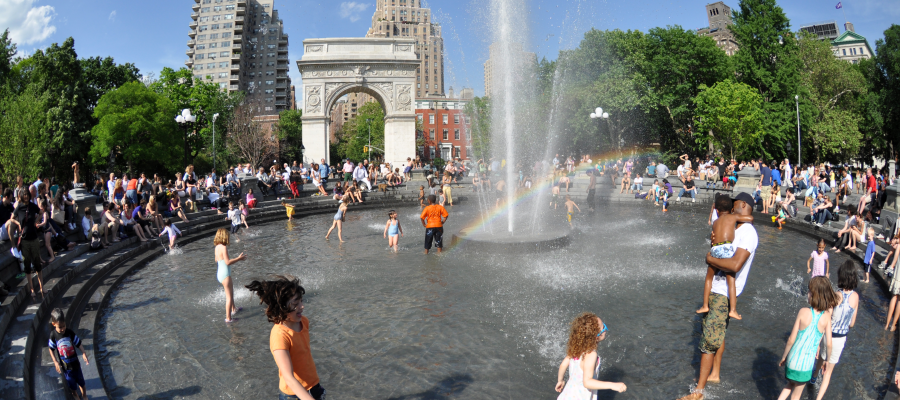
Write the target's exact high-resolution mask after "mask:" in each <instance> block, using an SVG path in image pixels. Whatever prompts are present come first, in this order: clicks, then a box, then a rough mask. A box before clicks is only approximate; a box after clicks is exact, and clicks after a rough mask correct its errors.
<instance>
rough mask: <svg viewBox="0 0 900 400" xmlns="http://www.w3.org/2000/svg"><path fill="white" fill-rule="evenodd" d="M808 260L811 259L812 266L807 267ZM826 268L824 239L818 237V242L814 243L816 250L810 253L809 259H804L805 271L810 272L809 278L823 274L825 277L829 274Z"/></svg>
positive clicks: (827, 266) (826, 255)
mask: <svg viewBox="0 0 900 400" xmlns="http://www.w3.org/2000/svg"><path fill="white" fill-rule="evenodd" d="M810 261H812V268H810V267H809V263H810ZM828 270H829V265H828V253H826V252H825V239H819V243H818V244H817V245H816V251H814V252H812V253H810V255H809V260H806V273H807V274H808V273H810V272H812V276H811V277H810V278H815V277H817V276H824V277H826V278H827V277H828V276H830V274H829V271H828Z"/></svg>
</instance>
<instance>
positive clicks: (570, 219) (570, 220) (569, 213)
mask: <svg viewBox="0 0 900 400" xmlns="http://www.w3.org/2000/svg"><path fill="white" fill-rule="evenodd" d="M574 216H575V213H573V212H566V220H568V221H569V222H572V217H574Z"/></svg>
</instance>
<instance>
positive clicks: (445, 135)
mask: <svg viewBox="0 0 900 400" xmlns="http://www.w3.org/2000/svg"><path fill="white" fill-rule="evenodd" d="M444 140H449V135H448V132H447V130H446V129H444Z"/></svg>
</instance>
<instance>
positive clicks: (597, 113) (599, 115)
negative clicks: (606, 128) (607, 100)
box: [591, 107, 609, 120]
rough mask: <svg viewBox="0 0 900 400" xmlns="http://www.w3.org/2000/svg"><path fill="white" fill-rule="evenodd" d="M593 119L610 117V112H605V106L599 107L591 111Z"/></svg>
mask: <svg viewBox="0 0 900 400" xmlns="http://www.w3.org/2000/svg"><path fill="white" fill-rule="evenodd" d="M591 119H607V120H608V119H609V113H605V112H603V108H600V107H597V108H595V109H594V112H592V113H591Z"/></svg>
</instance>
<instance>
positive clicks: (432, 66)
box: [360, 0, 444, 105]
mask: <svg viewBox="0 0 900 400" xmlns="http://www.w3.org/2000/svg"><path fill="white" fill-rule="evenodd" d="M432 20H433V19H432V14H431V9H430V8H423V7H422V1H421V0H376V3H375V14H374V15H372V27H371V28H369V31H368V32H367V33H366V37H386V38H391V37H405V38H413V39H415V40H416V55H417V56H418V57H419V62H420V65H419V68H418V69H417V70H416V97H419V98H421V97H424V96H426V95H429V94H436V95H440V94H444V39H443V38H442V37H441V25H440V24H436V23H434V22H432ZM364 103H365V102H363V103H361V104H360V105H362V104H364Z"/></svg>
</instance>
